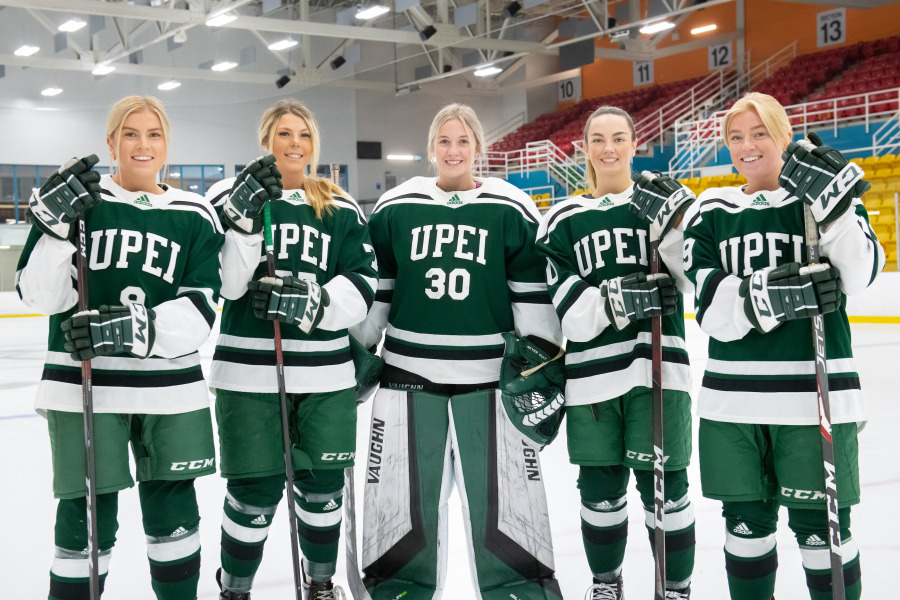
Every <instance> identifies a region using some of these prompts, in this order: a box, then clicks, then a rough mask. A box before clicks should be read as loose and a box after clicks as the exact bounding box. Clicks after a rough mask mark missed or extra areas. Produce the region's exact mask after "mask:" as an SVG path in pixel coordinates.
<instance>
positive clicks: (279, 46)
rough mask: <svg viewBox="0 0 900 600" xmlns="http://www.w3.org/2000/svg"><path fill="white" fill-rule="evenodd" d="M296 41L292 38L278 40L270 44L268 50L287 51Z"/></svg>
mask: <svg viewBox="0 0 900 600" xmlns="http://www.w3.org/2000/svg"><path fill="white" fill-rule="evenodd" d="M297 43H298V42H297V40H295V39H292V38H284V39H283V40H278V41H277V42H272V43H271V44H269V50H287V49H288V48H293V47H294V46H296V45H297Z"/></svg>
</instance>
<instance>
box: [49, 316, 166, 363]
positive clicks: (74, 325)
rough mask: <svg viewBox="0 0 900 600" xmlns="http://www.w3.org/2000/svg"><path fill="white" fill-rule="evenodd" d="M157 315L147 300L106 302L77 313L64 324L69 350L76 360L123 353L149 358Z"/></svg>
mask: <svg viewBox="0 0 900 600" xmlns="http://www.w3.org/2000/svg"><path fill="white" fill-rule="evenodd" d="M154 318H156V314H155V313H154V312H153V309H152V308H147V307H146V306H144V305H143V304H129V305H128V306H107V305H105V304H104V305H103V306H101V307H100V308H99V309H98V310H86V311H82V312H79V313H75V314H74V315H72V316H71V317H69V318H68V319H66V320H65V321H63V322H62V323H61V324H60V327H61V328H62V330H63V332H64V333H65V336H66V342H65V348H66V351H67V352H69V353H70V354H69V355H70V356H71V357H72V359H73V360H76V361H82V360H90V359H92V358H94V357H96V356H116V355H123V354H130V355H131V356H136V357H137V358H147V357H148V356H150V351H151V350H152V349H153V341H154V338H155V330H154V327H153V319H154Z"/></svg>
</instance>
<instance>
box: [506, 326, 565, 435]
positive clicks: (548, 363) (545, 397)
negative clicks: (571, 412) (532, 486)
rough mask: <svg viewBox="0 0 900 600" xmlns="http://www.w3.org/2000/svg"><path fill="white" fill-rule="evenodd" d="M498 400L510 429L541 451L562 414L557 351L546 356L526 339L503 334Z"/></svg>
mask: <svg viewBox="0 0 900 600" xmlns="http://www.w3.org/2000/svg"><path fill="white" fill-rule="evenodd" d="M502 335H503V341H504V342H505V343H506V347H505V348H504V351H503V361H502V362H501V364H500V398H501V400H502V402H503V408H504V409H505V410H506V415H507V416H508V417H509V420H510V421H511V422H512V424H513V426H515V428H516V429H518V430H519V431H520V432H521V433H522V434H523V435H525V437H527V438H528V439H530V440H532V441H533V442H535V443H536V444H538V446H540V448H541V449H543V447H544V446H546V445H547V444H549V443H550V442H552V441H553V439H554V438H555V437H556V434H557V433H559V427H560V424H561V423H562V419H563V415H564V414H565V406H564V405H565V397H564V396H563V390H564V389H565V387H566V372H565V367H564V366H563V363H562V361H561V360H558V359H559V358H560V357H561V356H562V354H563V353H562V351H560V352H559V353H558V354H557V355H556V356H550V355H549V354H547V353H546V352H544V350H542V349H541V348H539V347H538V346H535V345H534V344H532V343H531V342H530V341H528V339H527V338H517V337H516V336H515V335H513V334H512V333H504V334H502Z"/></svg>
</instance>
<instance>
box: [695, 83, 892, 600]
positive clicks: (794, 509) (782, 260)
mask: <svg viewBox="0 0 900 600" xmlns="http://www.w3.org/2000/svg"><path fill="white" fill-rule="evenodd" d="M722 132H723V137H724V139H725V143H726V145H727V147H728V149H729V151H730V153H731V160H732V162H733V164H734V166H735V168H736V169H737V170H738V172H739V173H741V174H742V175H744V177H746V178H747V184H746V185H745V186H742V187H728V188H717V189H709V190H707V191H705V192H704V193H703V194H701V195H700V197H699V198H698V200H697V202H696V203H695V204H694V205H693V206H692V207H691V208H690V209H689V210H688V212H687V213H686V215H685V230H684V232H685V234H684V235H685V244H684V268H685V272H686V274H687V276H688V278H689V279H690V280H691V281H692V282H693V283H694V285H695V287H696V305H697V322H698V323H699V325H700V327H701V329H703V331H705V332H706V333H708V334H709V336H710V338H711V339H710V341H709V362H708V364H707V368H706V372H705V374H704V377H703V384H702V387H701V389H700V397H699V409H698V415H699V417H700V439H699V446H700V474H701V485H702V488H703V494H704V495H705V496H707V497H709V498H714V499H717V500H721V501H722V507H723V508H722V513H723V515H724V517H725V526H726V532H725V569H726V573H727V576H728V585H729V589H730V591H731V597H732V598H733V599H735V600H769V599H770V598H771V597H772V594H773V591H774V589H775V569H776V566H777V557H776V548H775V529H776V522H777V518H778V508H779V506H782V505H783V506H786V507H787V512H788V519H789V520H788V525H789V526H790V528H791V529H792V530H793V532H794V534H795V536H796V538H797V542H798V543H799V545H800V553H801V556H802V560H803V567H804V570H805V571H806V582H807V586H808V588H809V594H810V597H811V598H812V599H813V600H825V599H828V598H831V597H832V582H831V575H830V570H829V566H830V562H829V556H830V553H829V543H828V539H829V535H828V522H829V519H828V515H827V512H826V505H825V480H824V477H823V468H822V465H823V459H822V445H821V438H820V432H819V426H818V423H819V417H818V411H817V395H816V379H815V373H816V367H815V352H814V339H813V336H812V335H811V328H812V327H811V322H810V317H812V316H813V315H817V314H824V328H825V336H826V351H827V369H828V375H829V396H830V401H831V421H832V436H833V442H834V455H835V463H836V464H835V467H836V473H837V478H836V483H837V494H838V506H839V517H840V529H841V538H842V554H843V565H844V585H845V589H846V598H848V599H850V600H856V599H858V598H859V597H860V593H861V582H860V567H859V553H858V550H857V547H856V542H855V541H854V540H853V538H852V537H851V536H850V507H851V506H852V505H854V504H857V503H858V502H859V474H858V465H857V456H858V454H857V453H858V446H857V428H858V424H861V423H863V422H864V420H865V416H864V411H863V406H862V394H861V392H860V383H859V377H858V375H857V373H856V367H855V366H854V362H853V355H852V351H851V348H850V326H849V323H848V321H847V313H846V311H845V309H844V306H845V297H844V294H854V293H859V292H861V291H863V290H864V289H866V287H868V286H869V285H871V283H872V281H873V280H874V278H875V276H876V274H877V273H878V272H879V271H880V270H881V269H882V268H883V266H884V253H883V250H882V248H881V246H880V245H879V243H878V241H877V239H876V238H875V234H874V232H873V231H872V228H871V227H870V226H869V222H868V218H867V215H866V209H865V208H864V207H863V205H862V203H861V202H860V200H859V198H858V196H859V195H860V194H861V193H862V192H863V191H865V189H866V187H867V186H868V184H867V183H866V182H864V181H862V180H861V177H862V170H861V169H858V168H857V167H856V166H855V165H848V163H847V161H846V159H844V158H843V157H842V156H841V155H840V153H838V152H837V151H835V150H833V149H831V148H828V147H827V146H822V147H819V148H816V149H815V150H814V151H812V152H809V151H808V150H807V149H804V147H803V146H802V145H798V144H796V143H790V142H791V125H790V122H789V120H788V117H787V114H786V113H785V110H784V108H782V107H781V105H780V104H778V102H777V101H776V100H775V99H774V98H772V97H771V96H767V95H764V94H759V93H751V94H747V95H746V96H744V97H743V98H741V99H740V100H738V101H737V102H736V103H735V104H734V106H733V107H732V108H731V109H730V110H729V111H728V112H727V114H726V115H725V117H724V120H723V123H722ZM785 150H787V151H786V152H785V154H784V155H782V152H784V151H785ZM783 156H784V157H785V159H786V160H787V161H788V162H787V164H788V165H789V167H790V169H788V168H786V169H785V171H784V172H782V167H783V165H785V159H783ZM780 172H781V173H782V176H781V177H780V176H779V173H780ZM838 175H840V179H838ZM833 189H837V190H839V191H838V192H837V193H836V194H830V192H831V191H832V190H833ZM806 205H808V207H809V208H808V210H811V211H812V214H813V216H814V217H815V220H816V222H817V223H818V233H819V236H820V237H819V244H820V251H821V255H822V256H823V257H824V258H825V264H824V265H817V266H804V262H805V261H806V260H807V258H806V257H807V254H806V247H805V246H806V243H805V240H804V210H805V209H806ZM826 313H827V314H826Z"/></svg>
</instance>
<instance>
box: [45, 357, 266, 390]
mask: <svg viewBox="0 0 900 600" xmlns="http://www.w3.org/2000/svg"><path fill="white" fill-rule="evenodd" d="M273 364H274V363H273ZM41 379H42V380H44V381H58V382H60V383H70V384H73V385H81V371H80V370H72V371H69V370H67V369H51V368H50V367H44V372H43V373H42V374H41ZM92 379H93V385H94V386H95V387H124V388H164V387H173V386H178V385H187V384H190V383H196V382H198V381H203V371H202V370H201V369H200V367H199V366H197V367H191V369H190V370H188V371H182V372H178V373H174V372H171V371H163V372H155V373H147V374H143V373H140V372H134V371H127V372H125V373H119V372H117V371H100V370H97V369H94V370H93V372H92Z"/></svg>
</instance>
